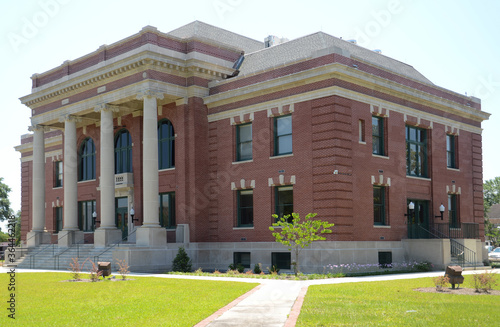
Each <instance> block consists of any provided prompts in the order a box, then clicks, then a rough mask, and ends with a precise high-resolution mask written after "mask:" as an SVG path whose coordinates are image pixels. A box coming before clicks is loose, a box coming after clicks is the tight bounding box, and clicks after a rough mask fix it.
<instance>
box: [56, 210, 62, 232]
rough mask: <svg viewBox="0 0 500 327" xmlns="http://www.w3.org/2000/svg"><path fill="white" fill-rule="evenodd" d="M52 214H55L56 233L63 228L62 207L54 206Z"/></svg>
mask: <svg viewBox="0 0 500 327" xmlns="http://www.w3.org/2000/svg"><path fill="white" fill-rule="evenodd" d="M54 216H55V218H56V219H55V230H56V233H59V232H60V231H62V229H63V208H62V207H55V208H54Z"/></svg>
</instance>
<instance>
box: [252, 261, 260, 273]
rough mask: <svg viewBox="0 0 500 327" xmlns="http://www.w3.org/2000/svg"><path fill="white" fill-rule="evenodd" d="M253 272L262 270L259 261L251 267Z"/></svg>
mask: <svg viewBox="0 0 500 327" xmlns="http://www.w3.org/2000/svg"><path fill="white" fill-rule="evenodd" d="M253 272H254V274H257V275H258V274H260V273H261V272H262V267H261V264H260V263H256V264H255V267H253Z"/></svg>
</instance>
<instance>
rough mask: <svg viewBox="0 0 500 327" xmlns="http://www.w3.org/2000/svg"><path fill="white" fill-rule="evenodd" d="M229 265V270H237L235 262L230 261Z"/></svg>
mask: <svg viewBox="0 0 500 327" xmlns="http://www.w3.org/2000/svg"><path fill="white" fill-rule="evenodd" d="M227 267H228V268H229V270H236V266H235V265H234V263H230V264H229V266H227Z"/></svg>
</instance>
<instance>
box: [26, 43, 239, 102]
mask: <svg viewBox="0 0 500 327" xmlns="http://www.w3.org/2000/svg"><path fill="white" fill-rule="evenodd" d="M203 59H205V58H204V55H198V56H194V58H190V59H188V60H182V59H180V58H174V57H167V56H165V55H162V54H158V53H156V52H154V51H149V50H148V51H142V52H141V53H138V54H134V55H133V56H128V57H126V58H124V59H123V60H121V61H119V62H116V63H109V64H107V65H96V66H94V67H91V69H88V70H87V71H82V72H81V73H77V74H71V75H67V76H65V77H63V78H60V79H59V80H57V81H54V82H52V83H51V85H49V86H46V87H42V88H38V89H37V88H36V89H34V90H33V93H32V94H30V95H27V96H24V97H22V98H20V100H21V102H22V103H23V104H25V105H26V106H28V107H30V108H32V109H35V108H37V107H39V106H41V105H44V104H47V103H49V102H52V101H57V100H61V101H63V100H64V99H65V98H67V97H69V96H71V95H73V94H75V93H79V92H84V91H87V90H90V89H93V88H98V87H101V86H105V85H106V84H108V83H110V82H113V81H115V80H118V79H120V78H124V77H127V76H129V75H131V74H135V73H137V72H145V71H147V70H153V71H159V72H165V73H168V74H171V75H174V76H179V77H182V78H187V77H189V76H198V77H201V78H204V79H209V80H214V79H223V78H226V77H227V75H228V74H231V73H232V72H233V70H232V69H231V68H227V67H224V66H221V65H218V64H213V63H209V62H205V61H203ZM146 78H147V76H146Z"/></svg>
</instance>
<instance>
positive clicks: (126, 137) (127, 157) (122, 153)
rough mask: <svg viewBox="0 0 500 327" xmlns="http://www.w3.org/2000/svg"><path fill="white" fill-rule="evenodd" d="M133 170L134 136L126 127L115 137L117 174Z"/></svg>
mask: <svg viewBox="0 0 500 327" xmlns="http://www.w3.org/2000/svg"><path fill="white" fill-rule="evenodd" d="M131 172H132V138H131V137H130V133H129V132H128V131H127V130H126V129H122V130H120V131H119V132H118V133H117V134H116V137H115V174H121V173H131Z"/></svg>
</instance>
